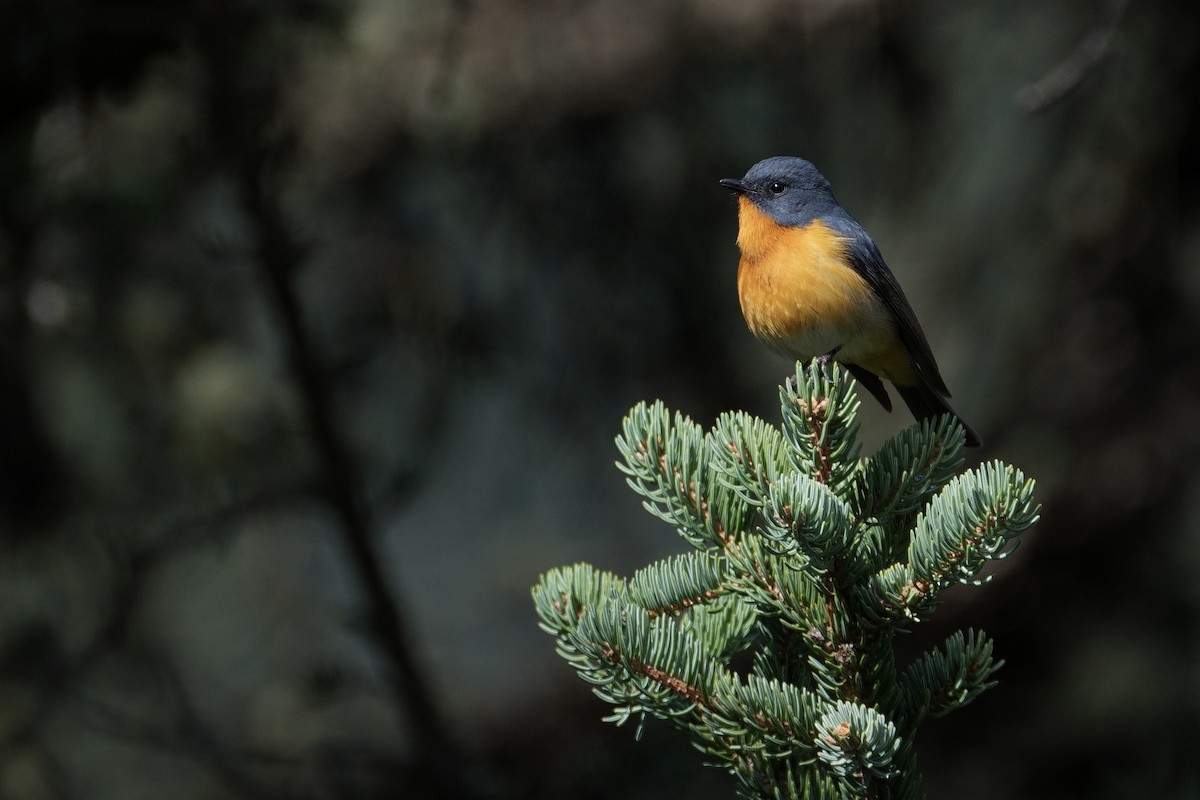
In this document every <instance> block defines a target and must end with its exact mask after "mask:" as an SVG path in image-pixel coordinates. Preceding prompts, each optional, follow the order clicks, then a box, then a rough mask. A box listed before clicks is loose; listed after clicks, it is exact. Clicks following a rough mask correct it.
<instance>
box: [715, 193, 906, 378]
mask: <svg viewBox="0 0 1200 800" xmlns="http://www.w3.org/2000/svg"><path fill="white" fill-rule="evenodd" d="M738 201H739V202H738V239H737V243H738V248H739V249H740V250H741V252H742V258H741V261H740V263H739V264H738V299H739V300H740V301H741V306H742V314H743V316H745V318H746V325H747V326H748V327H749V328H750V332H751V333H753V334H754V335H755V337H756V338H758V339H759V340H760V341H762V342H763V343H764V344H766V345H767V346H768V347H770V348H771V349H773V350H775V351H776V352H778V353H780V354H782V355H784V356H786V357H788V358H794V359H802V360H806V359H809V358H813V357H815V356H819V355H823V354H824V353H828V352H830V351H832V350H833V349H835V348H842V349H841V350H840V351H839V356H838V358H839V360H845V361H852V362H855V363H857V360H858V359H859V358H862V359H863V360H866V358H867V357H869V356H871V355H874V354H875V353H876V352H878V350H880V349H882V348H884V347H886V346H887V340H888V339H891V338H894V334H893V333H892V332H891V329H892V326H891V324H890V318H889V316H888V313H887V310H886V308H884V306H883V304H882V303H881V302H880V301H879V298H878V297H877V296H876V295H875V292H874V290H873V289H872V288H871V286H870V284H868V283H867V281H866V279H865V278H863V276H862V275H861V274H859V272H858V271H857V270H856V269H854V267H853V266H852V265H851V262H850V260H849V258H848V247H849V242H850V240H849V239H847V238H846V237H844V236H842V235H840V234H839V233H838V232H836V231H834V230H833V229H832V228H830V227H829V226H828V225H825V224H824V223H822V222H821V221H820V220H813V221H812V222H811V223H809V224H808V225H805V226H804V227H789V226H786V225H780V224H779V223H778V222H776V221H775V220H774V219H773V218H772V217H771V216H769V215H768V214H765V213H763V212H762V211H760V210H759V209H758V208H757V207H755V205H754V203H753V202H751V201H750V200H748V199H747V198H745V197H740V198H738Z"/></svg>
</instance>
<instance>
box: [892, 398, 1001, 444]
mask: <svg viewBox="0 0 1200 800" xmlns="http://www.w3.org/2000/svg"><path fill="white" fill-rule="evenodd" d="M896 391H897V392H899V393H900V398H901V399H902V400H903V401H904V404H905V405H906V406H908V409H909V411H912V414H913V416H914V417H916V418H917V419H918V420H923V419H929V418H930V417H937V416H941V415H942V414H950V415H951V416H953V417H954V418H955V419H957V420H958V423H959V424H960V425H962V426H963V430H964V431H966V434H967V446H968V447H978V446H979V445H980V444H981V443H982V440H981V439H980V438H979V434H978V433H976V432H975V429H974V428H972V427H971V426H970V425H968V424H967V423H966V421H965V420H963V418H962V417H960V416H959V415H958V412H957V411H955V410H954V409H953V408H951V407H950V404H949V403H947V402H946V398H944V397H942V395H940V394H938V393H937V392H935V391H934V390H933V389H930V388H929V387H928V386H925V385H924V384H921V385H917V386H897V387H896Z"/></svg>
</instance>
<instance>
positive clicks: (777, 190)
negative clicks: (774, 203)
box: [767, 181, 787, 194]
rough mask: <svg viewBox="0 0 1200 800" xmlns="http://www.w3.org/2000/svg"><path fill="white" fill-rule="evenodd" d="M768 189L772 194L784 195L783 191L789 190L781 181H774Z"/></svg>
mask: <svg viewBox="0 0 1200 800" xmlns="http://www.w3.org/2000/svg"><path fill="white" fill-rule="evenodd" d="M767 188H768V189H770V190H771V194H783V190H784V189H786V188H787V184H783V183H780V182H779V181H772V182H771V185H770V186H768V187H767Z"/></svg>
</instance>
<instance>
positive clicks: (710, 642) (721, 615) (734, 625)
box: [681, 594, 758, 663]
mask: <svg viewBox="0 0 1200 800" xmlns="http://www.w3.org/2000/svg"><path fill="white" fill-rule="evenodd" d="M757 622H758V607H757V606H755V605H754V604H752V603H747V602H746V601H745V600H743V599H742V598H740V597H738V596H736V595H730V594H726V595H721V596H719V597H717V598H716V599H715V600H713V601H712V602H710V603H707V604H705V605H703V606H698V607H695V608H693V609H692V610H691V612H690V613H688V614H686V615H684V617H683V620H682V623H681V625H682V627H683V629H684V630H685V631H687V632H688V633H690V634H692V636H694V637H695V638H696V641H698V642H700V644H701V645H702V646H703V647H704V650H705V652H707V653H708V654H709V655H710V656H712V657H713V658H716V659H718V660H720V661H721V662H722V663H728V661H729V659H730V658H732V657H733V656H734V655H736V654H737V653H741V652H745V651H746V650H747V649H749V648H750V647H751V646H752V644H753V642H754V641H755V640H756V639H757V638H758V626H757V625H756V623H757Z"/></svg>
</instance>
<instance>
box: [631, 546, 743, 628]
mask: <svg viewBox="0 0 1200 800" xmlns="http://www.w3.org/2000/svg"><path fill="white" fill-rule="evenodd" d="M725 580H726V576H725V566H724V558H723V557H722V556H721V555H720V554H719V553H718V552H716V551H713V550H701V551H692V552H690V553H681V554H680V555H676V556H671V557H670V558H667V559H663V560H662V561H656V562H655V563H653V564H651V565H650V566H648V567H644V568H642V569H640V570H638V571H637V572H635V573H634V575H633V579H632V580H630V581H629V598H630V600H632V601H633V602H634V603H636V604H637V605H639V606H642V607H643V608H645V609H646V610H647V612H648V613H649V614H650V616H651V617H656V616H658V615H660V614H667V615H678V614H680V613H681V612H683V611H685V610H687V609H689V608H691V607H692V606H696V605H701V604H703V603H708V602H711V601H713V600H715V599H717V598H718V597H719V596H720V595H721V594H723V593H724V592H725V591H726V588H725V586H724V583H725Z"/></svg>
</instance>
